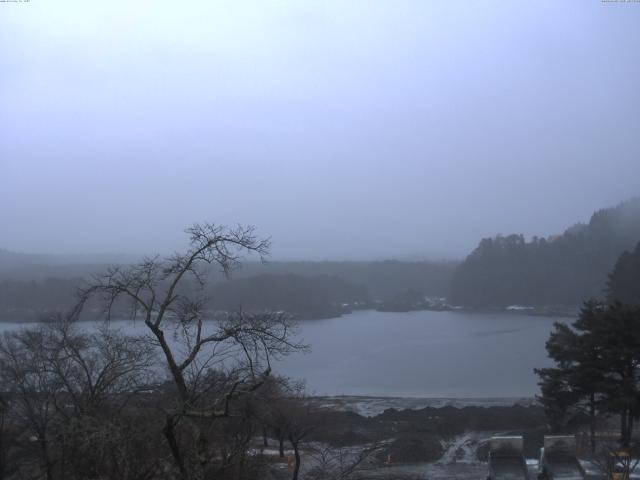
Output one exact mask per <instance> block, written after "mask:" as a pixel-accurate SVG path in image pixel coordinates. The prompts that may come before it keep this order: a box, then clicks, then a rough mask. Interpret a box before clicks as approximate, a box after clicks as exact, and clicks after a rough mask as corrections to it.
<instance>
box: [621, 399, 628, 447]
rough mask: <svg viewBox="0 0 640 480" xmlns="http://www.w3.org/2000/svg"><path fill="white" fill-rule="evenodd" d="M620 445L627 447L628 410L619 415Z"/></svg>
mask: <svg viewBox="0 0 640 480" xmlns="http://www.w3.org/2000/svg"><path fill="white" fill-rule="evenodd" d="M620 445H621V446H622V447H623V448H628V447H629V409H628V408H625V409H624V410H622V412H621V413H620Z"/></svg>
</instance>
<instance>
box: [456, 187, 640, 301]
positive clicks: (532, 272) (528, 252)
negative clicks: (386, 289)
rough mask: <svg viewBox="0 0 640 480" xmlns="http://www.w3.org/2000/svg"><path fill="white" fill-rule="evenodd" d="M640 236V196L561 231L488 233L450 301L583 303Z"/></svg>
mask: <svg viewBox="0 0 640 480" xmlns="http://www.w3.org/2000/svg"><path fill="white" fill-rule="evenodd" d="M639 241H640V198H635V199H633V200H629V201H627V202H623V203H621V204H619V205H618V206H616V207H613V208H607V209H603V210H599V211H597V212H595V213H594V214H593V215H592V217H591V220H590V221H589V223H588V224H577V225H574V226H573V227H571V228H569V229H567V230H566V231H565V232H564V233H563V234H562V235H560V236H556V237H550V238H547V239H545V238H537V237H534V238H533V239H532V240H531V241H529V242H527V241H526V240H525V239H524V237H523V236H522V235H509V236H498V237H495V238H485V239H483V240H482V241H481V242H480V245H478V247H477V248H476V249H475V250H474V251H473V252H472V253H471V254H470V255H469V256H468V257H467V258H466V260H465V261H464V262H463V263H462V264H460V266H459V267H458V268H457V270H456V272H455V274H454V276H453V279H452V281H451V286H450V290H449V301H450V302H451V303H452V304H455V305H464V306H469V307H501V306H507V305H532V306H542V305H579V304H580V303H581V302H582V301H583V300H584V299H585V298H590V297H601V296H602V293H603V290H604V289H605V286H606V282H607V275H608V273H609V272H610V271H611V270H612V268H613V266H614V264H615V263H616V260H617V259H618V257H619V256H620V255H621V254H622V253H623V252H624V251H626V250H631V249H633V248H634V247H635V246H636V244H637V243H638V242H639Z"/></svg>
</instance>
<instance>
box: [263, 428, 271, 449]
mask: <svg viewBox="0 0 640 480" xmlns="http://www.w3.org/2000/svg"><path fill="white" fill-rule="evenodd" d="M262 446H263V447H268V446H269V442H268V441H267V426H266V425H264V424H263V425H262Z"/></svg>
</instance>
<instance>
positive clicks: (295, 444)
mask: <svg viewBox="0 0 640 480" xmlns="http://www.w3.org/2000/svg"><path fill="white" fill-rule="evenodd" d="M289 441H290V442H291V446H292V447H293V454H294V456H295V459H296V463H295V465H294V467H293V477H291V480H298V473H299V472H300V452H299V451H298V442H296V441H294V440H293V439H292V438H291V437H289Z"/></svg>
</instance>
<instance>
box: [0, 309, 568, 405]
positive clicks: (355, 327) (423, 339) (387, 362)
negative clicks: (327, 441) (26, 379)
mask: <svg viewBox="0 0 640 480" xmlns="http://www.w3.org/2000/svg"><path fill="white" fill-rule="evenodd" d="M554 321H562V322H569V321H570V319H556V318H549V317H534V316H528V315H523V314H519V313H518V314H510V313H468V312H431V311H421V312H408V313H388V312H384V313H383V312H376V311H357V312H355V313H352V314H350V315H344V316H342V317H339V318H332V319H327V320H312V321H311V320H310V321H305V322H301V324H300V336H301V338H302V340H303V341H304V342H305V343H307V344H308V345H310V347H311V352H310V353H307V354H296V355H292V356H289V357H287V358H285V359H283V360H281V361H279V362H277V363H275V364H274V370H275V371H276V372H277V373H282V374H285V375H288V376H290V377H294V378H298V379H302V378H305V379H306V382H307V389H308V390H309V392H310V393H315V394H318V395H343V394H344V395H370V396H398V397H439V398H442V397H451V398H478V397H483V398H492V397H530V396H533V395H535V394H536V393H538V387H537V384H536V381H537V379H536V376H535V375H534V373H533V368H534V367H545V366H549V365H550V364H551V363H550V361H549V359H548V358H547V355H546V350H545V341H546V340H547V338H548V336H549V333H550V332H551V330H552V328H553V323H554ZM112 325H113V326H116V327H117V328H122V329H123V330H124V331H126V332H131V333H137V334H141V333H145V330H144V328H145V327H144V325H143V324H142V323H141V322H138V323H137V324H136V325H133V324H131V323H130V322H125V321H118V322H112ZM18 326H19V324H15V323H6V324H0V330H8V329H14V328H18Z"/></svg>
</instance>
